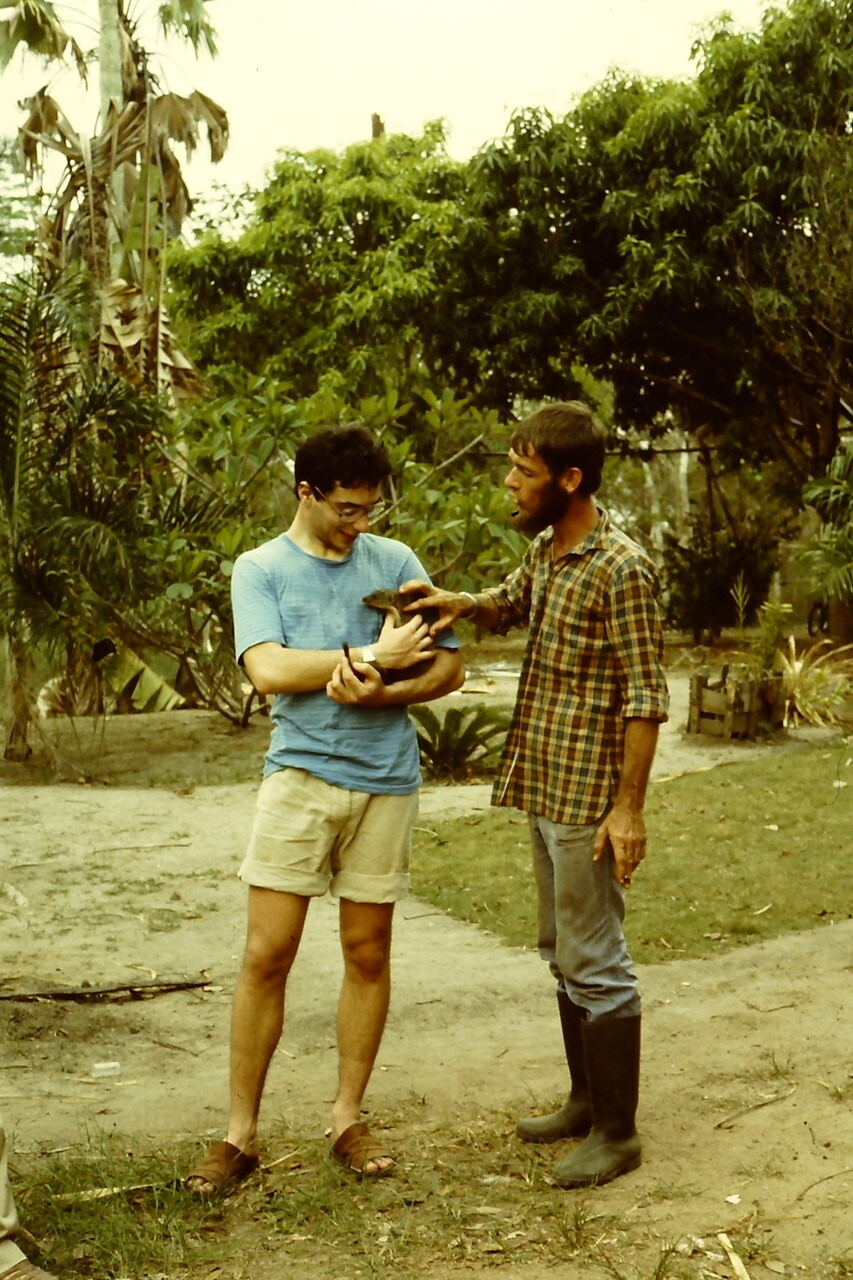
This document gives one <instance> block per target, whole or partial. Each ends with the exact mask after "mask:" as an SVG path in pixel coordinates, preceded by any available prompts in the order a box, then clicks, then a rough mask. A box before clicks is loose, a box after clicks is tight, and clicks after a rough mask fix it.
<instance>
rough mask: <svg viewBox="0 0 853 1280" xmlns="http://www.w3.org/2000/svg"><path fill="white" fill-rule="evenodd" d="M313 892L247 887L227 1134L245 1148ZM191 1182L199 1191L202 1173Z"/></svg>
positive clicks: (206, 1190)
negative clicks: (304, 893)
mask: <svg viewBox="0 0 853 1280" xmlns="http://www.w3.org/2000/svg"><path fill="white" fill-rule="evenodd" d="M310 901H311V900H310V898H304V897H300V896H299V895H298V894H295V893H279V892H278V891H277V890H275V889H258V888H256V887H255V886H253V885H252V886H250V887H249V910H248V915H249V922H248V930H247V936H246V951H245V954H244V956H243V966H242V968H241V970H240V976H239V978H238V979H237V986H236V988H235V991H234V1004H233V1007H232V1012H231V1115H230V1118H229V1121H228V1134H227V1138H226V1140H227V1141H228V1142H230V1143H231V1144H232V1145H233V1146H235V1147H236V1148H237V1150H238V1151H245V1150H246V1149H247V1148H248V1147H249V1146H250V1145H251V1143H252V1142H253V1141H254V1139H255V1136H256V1134H257V1129H258V1112H259V1110H260V1105H261V1095H262V1094H263V1091H264V1082H265V1080H266V1077H267V1071H268V1069H269V1065H270V1062H271V1061H272V1056H273V1054H274V1053H275V1048H276V1045H277V1044H278V1042H279V1040H280V1038H281V1031H282V1027H283V1025H284V989H285V985H286V983H287V978H288V975H289V973H290V970H291V967H292V965H293V961H294V960H295V959H296V953H297V951H298V950H299V943H300V940H301V938H302V930H303V928H304V925H305V916H306V914H307V911H308V904H309V902H310ZM187 1185H188V1186H189V1187H190V1189H191V1190H193V1191H196V1192H198V1193H199V1194H201V1195H208V1194H210V1193H211V1192H212V1190H213V1188H212V1187H211V1186H210V1184H209V1183H206V1182H205V1181H204V1179H202V1178H188V1179H187Z"/></svg>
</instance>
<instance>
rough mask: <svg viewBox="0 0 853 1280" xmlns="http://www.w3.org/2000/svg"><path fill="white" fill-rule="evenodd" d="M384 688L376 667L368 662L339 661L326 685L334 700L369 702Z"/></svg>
mask: <svg viewBox="0 0 853 1280" xmlns="http://www.w3.org/2000/svg"><path fill="white" fill-rule="evenodd" d="M382 688H383V684H382V677H381V676H380V674H379V672H378V671H377V670H376V669H375V667H371V666H369V665H368V664H367V663H366V662H356V663H353V664H352V665H350V664H349V663H346V662H339V663H338V665H337V666H336V667H335V669H334V671H333V672H332V675H331V678H330V679H329V681H328V683H327V685H326V696H327V697H329V698H331V699H332V701H333V702H340V703H353V702H368V701H371V700H372V699H373V698H374V697H375V695H376V692H377V690H379V689H382Z"/></svg>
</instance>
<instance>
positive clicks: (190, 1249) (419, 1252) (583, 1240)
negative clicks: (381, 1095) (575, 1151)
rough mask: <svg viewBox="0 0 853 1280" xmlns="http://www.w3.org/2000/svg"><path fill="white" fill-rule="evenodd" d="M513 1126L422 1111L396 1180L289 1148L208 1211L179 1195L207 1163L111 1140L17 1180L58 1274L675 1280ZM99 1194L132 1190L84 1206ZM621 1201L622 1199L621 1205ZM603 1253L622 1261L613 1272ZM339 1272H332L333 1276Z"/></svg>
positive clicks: (38, 1166) (186, 1153) (313, 1147)
mask: <svg viewBox="0 0 853 1280" xmlns="http://www.w3.org/2000/svg"><path fill="white" fill-rule="evenodd" d="M507 1125H508V1118H507V1117H506V1116H504V1115H491V1116H485V1117H483V1118H482V1119H478V1120H477V1121H476V1122H474V1123H470V1124H467V1125H463V1126H453V1127H451V1126H450V1125H449V1124H446V1123H443V1124H431V1123H430V1122H429V1121H428V1120H427V1119H426V1118H425V1117H423V1115H421V1116H420V1117H419V1119H418V1123H417V1124H416V1125H412V1126H411V1127H410V1128H404V1127H402V1126H401V1127H399V1128H395V1130H394V1132H393V1138H392V1140H393V1143H394V1146H395V1147H396V1148H397V1149H399V1150H400V1151H403V1152H405V1155H404V1156H403V1157H402V1158H401V1161H400V1166H399V1168H398V1170H397V1172H396V1175H395V1176H394V1177H393V1178H383V1179H379V1180H374V1181H370V1180H364V1181H360V1182H359V1181H357V1180H354V1179H353V1178H352V1176H351V1175H349V1174H347V1173H346V1172H344V1171H343V1170H342V1169H340V1167H339V1166H337V1165H335V1164H333V1163H332V1162H331V1160H330V1159H329V1157H328V1153H327V1150H326V1143H325V1142H320V1141H311V1142H307V1143H304V1144H302V1145H300V1147H299V1148H298V1149H295V1148H294V1146H293V1145H292V1144H291V1145H289V1146H286V1147H284V1148H283V1152H282V1156H283V1158H282V1157H279V1158H277V1157H276V1152H275V1150H274V1148H273V1147H271V1148H270V1149H269V1157H268V1159H269V1165H268V1167H267V1168H266V1169H264V1170H263V1171H262V1172H261V1173H260V1175H259V1176H258V1177H255V1178H252V1179H251V1180H250V1181H249V1182H247V1183H245V1184H243V1185H242V1186H241V1187H240V1189H239V1190H238V1191H237V1192H235V1194H234V1195H232V1196H231V1197H228V1198H226V1199H224V1200H221V1201H216V1202H214V1203H212V1204H211V1203H209V1202H204V1201H199V1200H198V1199H196V1198H195V1197H194V1196H192V1195H191V1194H190V1193H189V1192H187V1191H185V1190H184V1189H183V1188H182V1187H181V1186H180V1184H179V1181H178V1177H177V1171H178V1170H179V1169H180V1170H184V1171H185V1170H186V1169H187V1168H188V1167H189V1166H190V1164H191V1161H192V1159H193V1157H194V1155H195V1154H196V1152H195V1151H194V1150H193V1151H191V1150H190V1149H189V1147H188V1145H186V1144H185V1145H183V1146H181V1147H180V1148H179V1147H177V1146H176V1147H175V1149H172V1150H168V1149H163V1148H162V1147H159V1148H157V1149H146V1148H145V1147H143V1146H141V1145H135V1146H134V1147H133V1149H132V1150H129V1149H128V1143H127V1139H124V1140H122V1139H118V1138H112V1137H110V1138H102V1139H99V1140H98V1141H97V1142H95V1143H92V1144H90V1145H88V1146H86V1147H81V1148H80V1149H79V1150H75V1151H73V1152H67V1153H64V1154H62V1155H59V1156H54V1157H51V1158H47V1157H35V1156H34V1157H29V1158H27V1159H26V1160H24V1161H20V1160H19V1161H18V1163H17V1167H16V1168H15V1170H14V1177H15V1184H16V1196H17V1198H18V1200H19V1202H20V1209H21V1213H22V1217H26V1220H27V1221H29V1222H30V1223H33V1224H35V1223H38V1224H39V1234H40V1237H41V1244H42V1246H43V1249H44V1255H45V1256H44V1259H43V1261H44V1264H45V1265H47V1266H49V1269H50V1270H51V1271H52V1272H55V1273H56V1274H57V1275H58V1276H60V1277H67V1276H71V1275H73V1276H75V1277H80V1278H81V1280H86V1278H90V1277H91V1278H92V1280H127V1278H128V1277H133V1280H154V1278H155V1277H160V1276H163V1275H169V1276H175V1275H178V1274H180V1275H184V1276H194V1275H208V1274H210V1269H211V1267H212V1266H213V1263H214V1261H215V1264H216V1274H217V1275H219V1276H222V1277H223V1280H225V1278H226V1277H236V1276H248V1275H253V1276H258V1277H263V1278H264V1280H267V1277H271V1276H276V1277H278V1276H279V1275H280V1274H281V1270H280V1266H281V1259H282V1258H285V1257H286V1258H287V1260H288V1267H289V1270H288V1274H289V1275H290V1274H292V1275H299V1274H305V1275H310V1276H312V1277H317V1276H325V1275H327V1274H328V1275H329V1276H330V1277H331V1276H334V1277H335V1280H340V1277H341V1275H342V1272H341V1271H340V1269H339V1266H338V1264H339V1262H340V1259H342V1258H346V1259H347V1275H348V1276H352V1277H358V1276H372V1275H377V1276H378V1275H380V1274H382V1275H387V1274H389V1273H392V1274H394V1276H395V1277H397V1278H398V1280H414V1278H415V1277H422V1276H424V1275H441V1274H442V1273H443V1271H446V1270H451V1269H454V1268H460V1267H464V1266H474V1267H477V1268H478V1269H484V1268H486V1267H492V1266H499V1265H500V1264H501V1263H503V1262H507V1261H510V1260H512V1261H513V1262H516V1263H518V1264H519V1265H521V1264H524V1263H531V1262H540V1263H543V1262H544V1263H546V1265H548V1266H549V1267H550V1266H555V1265H556V1266H559V1265H560V1264H568V1263H570V1262H571V1263H574V1265H575V1266H578V1267H581V1268H582V1270H583V1274H584V1276H585V1277H586V1276H588V1277H589V1280H599V1278H600V1280H604V1276H605V1275H606V1274H610V1275H617V1274H619V1275H621V1274H622V1273H621V1272H614V1271H613V1270H612V1267H614V1266H616V1267H624V1265H625V1264H624V1262H623V1259H624V1258H626V1257H630V1259H631V1263H630V1268H629V1269H628V1270H627V1271H626V1272H625V1276H626V1280H674V1273H672V1272H671V1271H666V1270H662V1269H661V1266H662V1263H661V1258H662V1257H663V1255H661V1256H660V1257H657V1254H658V1247H657V1245H656V1244H652V1243H650V1242H649V1239H648V1237H647V1234H646V1232H645V1229H644V1227H643V1225H642V1224H641V1223H640V1222H639V1221H637V1220H634V1221H633V1222H629V1221H628V1220H623V1219H621V1218H620V1217H619V1216H618V1215H617V1214H616V1213H614V1212H606V1211H605V1208H606V1209H611V1210H612V1206H613V1201H612V1200H611V1201H610V1202H609V1204H608V1205H607V1206H606V1207H605V1206H604V1205H603V1204H602V1202H601V1199H600V1198H599V1199H598V1200H596V1201H595V1212H593V1197H596V1196H599V1197H600V1196H601V1193H600V1192H590V1193H578V1194H573V1195H572V1196H568V1195H567V1194H566V1193H565V1192H561V1191H559V1190H557V1189H556V1188H554V1187H553V1186H552V1185H551V1183H550V1177H549V1175H550V1170H551V1166H552V1164H553V1159H554V1153H553V1152H552V1151H548V1150H547V1149H542V1148H537V1147H526V1146H522V1145H521V1144H519V1143H515V1142H512V1141H510V1140H508V1137H507ZM99 1188H124V1189H125V1190H124V1191H123V1192H122V1193H121V1194H109V1195H107V1196H104V1197H103V1198H87V1193H90V1192H92V1191H97V1190H98V1189H99ZM616 1203H618V1200H617V1202H616ZM601 1249H605V1250H606V1252H607V1257H608V1259H609V1260H610V1261H609V1264H608V1265H610V1266H611V1271H610V1272H609V1273H607V1272H606V1270H605V1269H604V1267H605V1264H604V1262H603V1261H602V1256H601V1252H600V1251H601ZM336 1267H338V1269H337V1270H336V1269H335V1268H336Z"/></svg>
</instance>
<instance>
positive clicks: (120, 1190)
mask: <svg viewBox="0 0 853 1280" xmlns="http://www.w3.org/2000/svg"><path fill="white" fill-rule="evenodd" d="M174 1185H175V1184H174V1183H173V1182H140V1183H138V1184H137V1185H136V1186H135V1187H91V1188H90V1189H89V1190H88V1191H63V1192H62V1194H61V1195H58V1196H53V1197H52V1199H53V1200H54V1201H55V1202H56V1203H57V1204H78V1203H80V1202H82V1201H87V1200H108V1199H109V1198H110V1197H111V1196H121V1195H127V1194H129V1193H130V1192H132V1191H156V1190H157V1189H158V1188H164V1189H165V1188H166V1187H172V1186H174Z"/></svg>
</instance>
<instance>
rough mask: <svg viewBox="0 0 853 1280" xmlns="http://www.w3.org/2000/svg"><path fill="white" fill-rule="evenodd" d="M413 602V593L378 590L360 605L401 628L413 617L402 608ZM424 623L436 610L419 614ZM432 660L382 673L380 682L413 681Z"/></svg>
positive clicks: (432, 619)
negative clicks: (365, 606)
mask: <svg viewBox="0 0 853 1280" xmlns="http://www.w3.org/2000/svg"><path fill="white" fill-rule="evenodd" d="M413 600H417V596H416V595H415V594H414V593H413V592H408V591H407V592H406V593H405V594H403V592H401V591H390V590H386V589H385V588H380V590H379V591H371V592H370V595H367V596H364V597H363V598H362V603H363V604H366V605H367V607H368V609H376V611H377V612H378V613H381V614H383V615H384V614H388V613H390V615H391V617H392V618H393V619H394V626H395V627H402V626H403V625H404V624H405V623H407V622H410V621H411V619H412V618H413V617H414V616H415V615H414V613H404V612H403V606H404V605H407V604H411V602H412V601H413ZM421 617H422V618H423V620H424V622H427V623H432V622H434V621H435V619H436V618H437V617H438V610H437V609H424V611H423V613H422V614H421ZM432 661H433V659H432V658H431V657H430V658H424V659H423V660H422V661H420V662H415V663H414V664H413V665H412V666H411V667H402V668H400V669H399V670H394V671H386V670H383V671H382V681H383V683H384V684H396V683H397V681H398V680H414V679H416V678H417V677H418V676H421V675H423V673H424V672H425V671H426V670H428V669H429V667H430V666H431V665H432Z"/></svg>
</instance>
